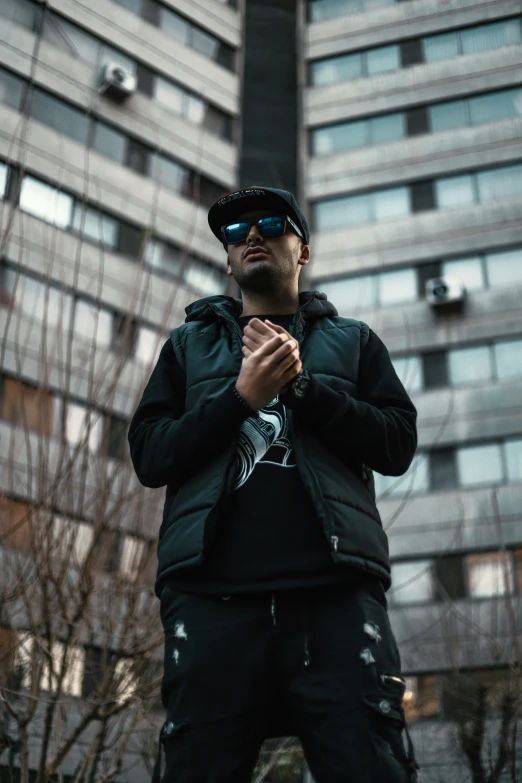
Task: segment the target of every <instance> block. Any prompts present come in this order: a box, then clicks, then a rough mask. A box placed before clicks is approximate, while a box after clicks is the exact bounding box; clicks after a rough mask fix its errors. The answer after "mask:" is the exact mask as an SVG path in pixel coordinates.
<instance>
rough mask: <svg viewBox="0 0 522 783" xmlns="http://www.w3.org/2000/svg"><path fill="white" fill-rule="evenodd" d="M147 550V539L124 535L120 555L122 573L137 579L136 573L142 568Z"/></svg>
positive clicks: (129, 577)
mask: <svg viewBox="0 0 522 783" xmlns="http://www.w3.org/2000/svg"><path fill="white" fill-rule="evenodd" d="M145 552H146V543H145V541H143V540H142V539H140V538H136V536H123V541H122V546H121V557H120V573H121V575H122V576H124V577H125V578H126V579H131V580H133V581H135V580H136V575H137V574H138V573H139V572H140V570H141V567H142V564H143V557H144V555H145Z"/></svg>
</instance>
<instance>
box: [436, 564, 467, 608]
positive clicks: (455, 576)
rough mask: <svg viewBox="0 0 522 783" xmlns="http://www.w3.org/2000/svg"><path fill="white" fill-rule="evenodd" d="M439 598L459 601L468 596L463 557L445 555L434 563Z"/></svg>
mask: <svg viewBox="0 0 522 783" xmlns="http://www.w3.org/2000/svg"><path fill="white" fill-rule="evenodd" d="M434 570H435V581H436V591H437V597H438V598H439V599H441V600H442V601H445V600H447V599H448V598H449V599H450V600H451V601H458V600H459V599H460V598H464V597H465V596H466V577H465V574H464V563H463V560H462V556H461V555H444V556H442V557H438V558H437V559H436V560H435V562H434Z"/></svg>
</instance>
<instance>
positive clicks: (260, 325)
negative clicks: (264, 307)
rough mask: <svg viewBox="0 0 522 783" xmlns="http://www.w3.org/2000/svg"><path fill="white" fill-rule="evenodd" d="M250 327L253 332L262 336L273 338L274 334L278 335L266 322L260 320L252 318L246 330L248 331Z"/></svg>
mask: <svg viewBox="0 0 522 783" xmlns="http://www.w3.org/2000/svg"><path fill="white" fill-rule="evenodd" d="M249 327H250V328H251V329H252V331H255V332H258V333H259V334H262V335H266V336H270V337H271V336H272V335H273V333H274V332H275V333H276V334H277V331H276V330H275V329H272V328H270V326H268V325H267V324H266V323H264V321H261V320H260V319H259V318H252V320H251V321H249V322H248V324H247V326H246V327H245V329H248V328H249Z"/></svg>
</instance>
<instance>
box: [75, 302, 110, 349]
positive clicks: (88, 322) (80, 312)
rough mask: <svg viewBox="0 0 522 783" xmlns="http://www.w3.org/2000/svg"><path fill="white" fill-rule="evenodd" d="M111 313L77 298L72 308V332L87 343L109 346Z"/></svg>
mask: <svg viewBox="0 0 522 783" xmlns="http://www.w3.org/2000/svg"><path fill="white" fill-rule="evenodd" d="M112 322H113V315H112V313H111V312H109V311H108V310H104V309H102V308H101V307H98V305H95V304H92V303H91V302H84V301H83V300H81V299H80V300H78V301H77V302H76V305H75V308H74V332H75V334H76V335H77V336H78V337H81V338H82V339H84V340H86V341H87V342H88V343H89V344H92V343H93V342H95V343H96V344H97V345H104V346H109V345H110V343H111V339H112Z"/></svg>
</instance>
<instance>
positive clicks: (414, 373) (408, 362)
mask: <svg viewBox="0 0 522 783" xmlns="http://www.w3.org/2000/svg"><path fill="white" fill-rule="evenodd" d="M391 361H392V364H393V367H394V370H395V372H396V373H397V375H398V376H399V379H400V381H401V383H402V385H403V386H404V388H405V389H406V391H408V392H409V393H410V394H415V392H420V391H422V388H423V377H422V361H421V358H420V356H415V355H414V354H410V355H409V356H392V357H391Z"/></svg>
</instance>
